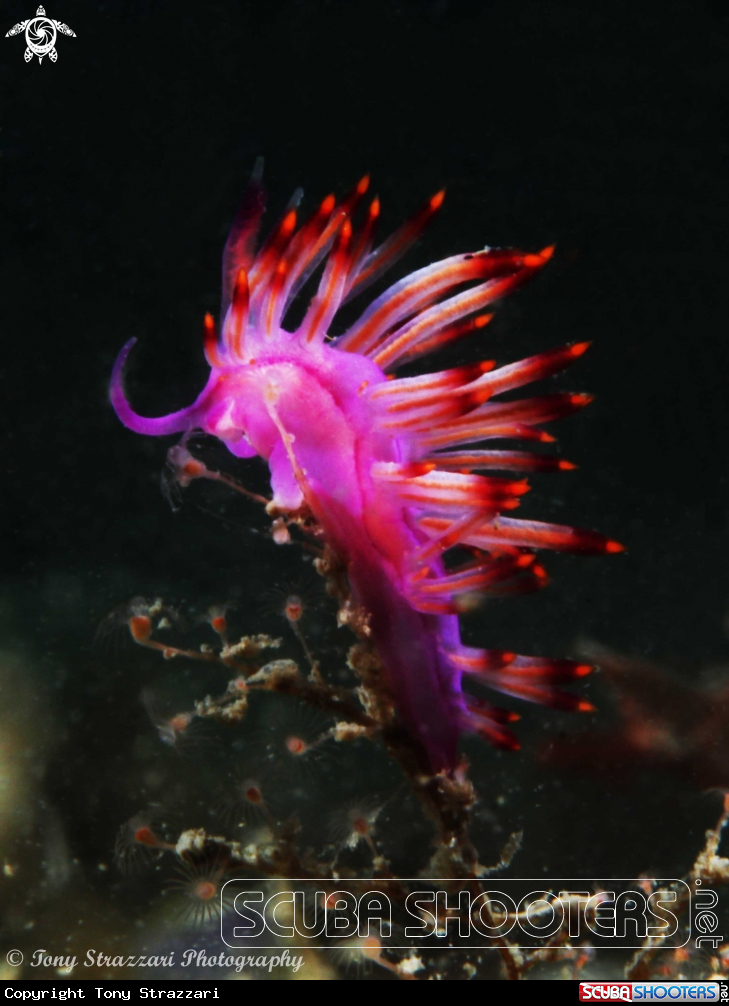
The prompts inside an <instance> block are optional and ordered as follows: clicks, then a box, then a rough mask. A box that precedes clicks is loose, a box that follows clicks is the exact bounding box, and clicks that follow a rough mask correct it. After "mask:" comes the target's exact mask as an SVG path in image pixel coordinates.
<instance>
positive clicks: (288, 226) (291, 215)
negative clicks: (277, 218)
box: [281, 210, 296, 235]
mask: <svg viewBox="0 0 729 1006" xmlns="http://www.w3.org/2000/svg"><path fill="white" fill-rule="evenodd" d="M295 228H296V210H289V212H288V213H287V214H286V216H285V217H284V219H283V223H282V224H281V231H282V232H283V233H284V234H286V235H288V234H292V233H293V231H294V229H295Z"/></svg>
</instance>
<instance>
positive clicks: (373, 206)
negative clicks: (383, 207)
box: [370, 196, 380, 218]
mask: <svg viewBox="0 0 729 1006" xmlns="http://www.w3.org/2000/svg"><path fill="white" fill-rule="evenodd" d="M379 215H380V197H379V196H375V198H374V199H373V200H372V202H371V203H370V216H371V217H372V218H374V217H379Z"/></svg>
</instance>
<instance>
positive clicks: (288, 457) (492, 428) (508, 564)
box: [111, 173, 622, 771]
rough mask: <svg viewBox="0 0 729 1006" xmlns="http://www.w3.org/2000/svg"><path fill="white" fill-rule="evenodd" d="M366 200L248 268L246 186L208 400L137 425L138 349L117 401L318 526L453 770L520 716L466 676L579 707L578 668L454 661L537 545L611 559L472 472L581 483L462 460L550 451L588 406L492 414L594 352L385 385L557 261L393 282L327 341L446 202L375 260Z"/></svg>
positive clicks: (375, 210) (522, 465) (557, 398)
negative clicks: (472, 748) (477, 619)
mask: <svg viewBox="0 0 729 1006" xmlns="http://www.w3.org/2000/svg"><path fill="white" fill-rule="evenodd" d="M367 185H368V179H366V178H365V179H363V180H362V181H361V182H360V183H359V185H358V186H357V187H356V188H355V189H354V190H353V191H352V192H351V193H350V194H349V195H348V196H347V197H346V198H345V199H344V200H343V201H342V202H341V203H340V204H339V205H337V203H336V201H335V199H334V197H333V196H329V197H327V199H325V200H324V202H323V203H322V204H321V206H320V207H319V209H318V210H317V211H316V212H315V213H314V214H313V216H312V217H311V218H310V219H309V220H307V221H306V222H305V223H304V224H303V226H301V227H300V228H298V229H297V220H296V210H295V208H293V206H292V207H291V208H289V210H288V211H287V212H286V214H285V215H284V217H283V219H282V220H281V221H280V223H279V224H278V226H277V227H276V228H275V229H274V231H273V233H272V234H271V235H270V237H269V238H268V239H267V240H266V241H265V242H264V244H263V246H262V247H261V249H260V250H259V251H258V252H256V251H255V242H256V237H257V233H258V229H259V225H260V222H261V217H262V215H263V210H264V194H263V189H262V187H261V184H260V177H259V176H258V175H257V174H256V173H254V178H253V179H252V181H251V184H250V185H249V188H248V190H247V192H246V195H245V197H244V200H243V205H242V207H241V210H240V211H239V213H238V216H237V217H236V220H235V222H234V225H233V229H232V231H231V235H230V237H229V238H228V242H227V244H226V249H225V254H224V259H223V310H222V318H223V324H222V332H221V338H220V339H218V337H217V335H216V331H215V325H214V322H213V320H212V318H211V317H210V316H209V315H208V316H207V317H206V319H205V352H206V356H207V359H208V362H209V364H210V367H211V373H210V378H209V380H208V382H207V385H206V387H205V389H204V390H203V392H202V393H201V395H200V396H199V397H198V399H197V401H195V402H194V403H193V404H192V405H191V406H190V407H188V408H186V409H182V410H180V411H179V412H175V413H172V414H171V415H168V416H163V417H160V418H156V419H146V418H143V417H141V416H139V415H137V414H136V413H135V412H134V411H133V410H132V409H131V407H130V405H129V403H128V402H127V400H126V398H125V396H124V392H123V389H122V368H123V365H124V361H125V359H126V357H127V355H128V353H129V351H130V349H131V347H132V345H133V343H134V340H132V341H131V342H129V343H128V344H127V345H126V346H125V347H124V349H123V350H122V352H121V354H120V356H119V359H118V360H117V364H116V366H115V369H114V375H113V378H112V387H111V400H112V403H113V405H114V408H115V409H116V411H117V413H118V415H119V418H120V419H121V420H122V422H123V423H125V425H126V426H128V427H129V428H130V429H132V430H135V431H137V432H139V433H145V434H148V435H153V436H154V435H162V434H170V433H180V432H182V433H188V432H190V431H192V430H202V431H204V432H205V433H208V434H210V435H212V436H215V437H218V438H219V439H220V440H222V441H223V442H224V443H225V444H226V446H227V447H228V449H229V450H230V451H231V452H232V453H233V454H234V455H236V456H237V457H240V458H248V457H253V456H255V455H259V456H260V457H262V458H264V459H265V460H266V461H267V462H268V465H269V468H270V474H271V485H272V490H273V506H274V507H275V508H276V509H277V510H279V511H282V512H285V513H286V512H296V511H298V510H300V509H301V508H302V507H306V508H307V509H308V510H309V511H310V512H311V513H312V514H313V515H314V517H315V518H316V520H317V522H318V523H319V525H320V527H321V529H322V531H323V534H324V536H325V538H326V540H327V542H328V543H329V545H330V546H331V547H332V548H333V549H334V550H335V552H336V553H337V555H338V556H339V558H340V559H341V561H342V562H343V563H344V564H345V566H346V568H347V571H348V576H349V581H350V585H351V589H352V593H353V597H354V599H355V601H356V602H357V603H358V605H359V606H360V607H361V608H362V609H363V610H364V611H365V612H366V613H367V617H368V625H369V631H370V633H371V638H372V639H373V641H374V642H375V644H376V646H377V649H378V652H379V654H380V657H381V660H382V664H383V667H384V670H385V674H386V676H387V682H388V685H389V688H390V690H391V692H392V694H393V696H394V699H395V703H396V706H397V710H398V713H399V715H400V717H401V719H402V721H403V722H404V724H405V725H406V727H407V728H408V729H409V730H410V732H411V734H412V735H413V736H414V738H415V739H416V740H417V741H418V742H419V743H420V744H421V745H422V750H423V751H424V760H425V761H427V763H428V766H429V768H430V769H431V770H432V771H442V770H446V771H450V770H452V769H453V768H454V766H455V764H456V758H457V744H458V738H459V735H460V733H461V732H462V731H463V730H476V731H477V732H479V733H481V734H482V735H484V736H485V737H486V738H487V739H488V740H490V741H491V742H492V743H493V744H495V745H497V746H501V747H505V748H514V747H517V746H518V745H517V743H516V740H515V738H514V735H513V734H512V732H511V731H510V730H509V728H508V727H507V726H506V724H507V723H508V722H510V721H511V720H513V719H516V718H517V717H516V716H515V715H514V714H512V713H510V712H508V711H506V710H503V709H500V708H497V707H494V706H492V705H490V704H489V703H487V702H485V701H484V700H482V699H480V698H478V697H476V696H473V695H469V694H467V693H466V692H464V691H463V689H462V678H463V675H464V674H467V675H469V676H470V677H471V678H472V679H473V680H474V681H477V682H481V683H482V684H484V685H487V686H488V687H490V688H491V689H494V690H496V691H500V692H502V693H505V694H507V695H511V696H517V697H519V698H522V699H526V700H528V701H533V702H539V703H542V704H545V705H549V706H553V707H557V708H563V709H588V708H591V707H590V706H589V703H587V702H585V701H584V700H582V699H581V698H579V697H578V696H576V695H573V694H572V693H569V692H565V691H562V690H560V689H559V688H558V687H557V686H558V685H559V684H562V683H564V682H570V681H572V680H575V679H577V678H579V677H581V676H582V675H584V674H586V673H588V672H589V670H590V669H591V668H590V667H588V666H586V665H583V664H578V663H576V662H574V661H570V660H548V659H544V658H541V657H523V656H517V655H515V654H513V653H506V652H503V651H495V650H481V649H474V648H469V647H465V646H463V645H462V644H461V641H460V632H459V624H458V614H459V611H461V610H463V605H464V600H463V599H464V597H465V598H469V597H472V596H473V595H475V594H487V595H497V596H504V595H505V594H510V593H522V592H525V591H527V590H531V589H535V588H538V587H539V586H541V585H542V584H543V583H544V581H545V578H546V574H545V573H544V570H543V568H542V566H541V565H540V564H539V562H538V561H537V558H536V550H538V549H543V548H551V549H559V550H563V551H572V552H581V553H600V552H616V551H621V550H622V546H620V545H619V544H618V543H617V542H612V541H610V540H608V539H607V538H604V537H603V536H602V535H598V534H596V533H594V532H590V531H581V530H578V529H575V528H570V527H563V526H559V525H553V524H544V523H539V522H535V521H527V520H518V519H514V518H513V517H509V516H505V514H508V513H509V512H510V511H512V510H514V509H516V508H517V507H518V505H519V501H520V497H521V496H522V495H523V493H524V492H526V491H527V489H528V486H527V483H526V482H525V481H524V480H523V479H522V478H508V477H506V478H505V477H493V476H483V475H479V474H474V472H477V471H481V470H496V471H501V472H516V473H519V474H522V473H524V472H529V471H555V470H559V469H569V468H573V467H574V465H571V464H570V463H569V462H566V461H562V460H560V459H558V458H555V457H552V456H547V455H543V454H537V453H530V452H525V451H517V450H504V449H502V448H500V449H494V450H492V449H488V450H487V449H484V448H483V447H479V448H478V449H474V448H473V446H470V445H473V444H478V443H480V442H484V441H492V440H495V441H497V442H498V441H500V440H504V439H506V440H510V439H524V440H530V441H537V442H539V441H542V442H546V441H551V440H552V439H553V438H552V437H551V436H550V435H549V434H547V433H545V432H544V431H543V430H541V429H540V428H539V424H540V423H544V422H548V421H551V420H553V419H557V418H558V417H560V416H564V415H567V414H568V413H571V412H573V411H575V410H576V409H578V408H580V407H581V406H583V405H585V404H586V403H587V402H588V401H589V397H588V396H585V395H574V394H564V393H558V394H547V395H542V396H539V397H535V398H529V399H522V400H518V401H514V400H508V401H500V402H499V401H495V400H494V399H496V398H497V396H498V395H500V394H501V393H502V392H506V391H510V390H512V389H514V388H518V387H521V386H522V385H524V384H527V383H529V382H531V381H534V380H537V379H540V378H544V377H547V376H549V375H551V374H553V373H556V372H557V371H558V370H561V369H562V368H563V367H564V366H566V365H567V364H568V363H570V362H572V361H573V360H574V359H576V358H577V357H579V356H580V355H581V354H582V353H583V352H584V350H585V349H586V348H587V345H588V344H587V343H578V344H575V345H572V346H567V347H565V348H560V349H556V350H551V351H548V352H546V353H542V354H540V355H538V356H534V357H531V358H529V359H526V360H522V361H520V362H518V363H513V364H509V365H506V366H502V367H498V368H496V367H495V365H494V363H493V362H492V361H486V362H482V363H478V364H473V365H466V366H461V367H455V368H451V369H448V370H442V371H439V372H437V373H430V374H425V375H423V376H419V377H406V378H401V379H397V378H394V379H393V377H392V371H394V370H396V369H397V368H398V367H400V366H402V364H404V363H406V362H408V363H409V362H411V361H412V360H415V359H417V358H418V357H420V356H423V355H425V354H426V353H428V352H431V351H432V350H434V349H437V348H440V347H442V346H445V345H446V344H448V343H450V342H452V341H453V340H455V339H459V338H462V337H463V336H464V335H467V334H468V333H469V332H474V331H479V330H480V329H481V328H482V327H483V326H484V325H485V324H486V323H487V322H488V321H489V320H490V315H488V314H480V313H479V312H481V311H483V309H484V308H486V307H487V306H488V305H490V304H491V303H493V302H494V301H495V300H497V299H498V298H500V297H502V296H504V295H505V294H506V293H508V292H509V291H511V290H513V289H514V288H515V287H516V286H518V285H520V284H521V283H522V282H524V281H525V280H527V279H528V278H530V277H531V276H532V275H533V274H534V273H535V272H536V271H538V270H539V269H541V268H542V266H543V265H544V264H545V263H546V262H547V261H548V259H549V257H550V255H551V249H546V250H544V251H543V252H541V253H539V254H524V253H522V252H518V251H514V250H497V249H485V250H483V251H479V252H475V253H473V254H465V255H455V256H453V257H451V258H447V259H444V260H443V261H441V262H436V263H434V264H433V265H430V266H428V267H426V268H423V269H420V270H418V271H417V272H415V273H413V274H411V275H410V276H407V277H405V278H404V279H402V280H400V281H399V282H397V283H395V284H394V285H393V286H391V287H390V288H389V289H388V290H386V291H385V292H384V293H383V294H381V295H380V296H379V297H377V298H376V299H375V300H374V301H373V302H372V303H371V304H370V305H369V307H367V309H366V310H365V311H364V313H363V314H362V315H361V316H360V317H359V319H358V320H357V321H356V322H355V323H354V324H353V325H352V326H351V327H350V328H349V330H348V331H347V332H345V333H344V334H343V335H341V336H339V337H338V338H336V339H331V338H330V337H329V336H328V332H329V329H330V327H331V324H332V321H333V319H334V316H335V314H336V312H337V311H338V309H339V308H340V307H341V306H342V304H343V303H344V302H345V301H348V300H349V299H351V298H352V297H353V296H355V295H357V294H359V293H360V292H361V291H362V290H363V289H364V288H365V287H366V286H368V285H369V284H370V283H371V282H372V281H373V280H374V279H376V278H377V277H378V276H379V275H380V274H381V273H382V272H383V271H384V270H385V269H386V268H388V267H389V266H390V265H392V264H393V262H394V261H395V260H396V259H397V258H399V257H400V255H401V254H402V253H403V252H404V251H405V250H406V249H407V248H408V247H409V246H410V245H411V244H412V243H413V242H414V241H415V240H416V239H417V237H418V236H419V234H420V233H421V231H422V230H423V228H424V226H425V225H426V223H427V222H428V220H429V219H430V217H431V216H432V215H433V214H434V212H435V211H436V210H437V209H438V207H439V206H440V204H441V202H442V199H443V193H438V194H437V195H436V196H434V197H433V198H432V199H431V200H430V201H429V202H428V203H427V204H426V205H425V207H423V209H422V210H421V211H420V212H419V213H417V214H416V215H415V216H414V217H413V218H412V219H411V220H410V221H408V222H407V223H406V224H405V225H404V226H403V227H402V228H400V230H398V231H397V232H396V233H395V234H394V235H392V236H391V237H390V238H389V239H388V240H387V241H385V242H384V243H383V244H382V245H380V246H379V247H378V248H376V249H375V250H374V251H372V250H371V249H372V239H373V233H374V226H375V221H376V218H377V216H378V214H379V202H378V200H377V199H375V200H373V201H372V203H371V204H370V206H369V209H368V211H367V212H366V213H365V214H364V220H363V221H362V223H361V224H360V225H359V226H358V227H357V228H356V229H355V228H353V225H352V217H353V214H354V212H355V210H356V208H357V204H358V203H359V202H360V200H361V198H362V197H363V196H364V194H365V192H366V190H367ZM295 201H298V198H297V199H296V200H295ZM322 261H325V265H324V269H323V274H322V276H321V280H320V282H319V285H318V289H317V292H316V294H315V295H314V297H313V299H312V301H311V303H310V305H309V307H308V310H307V312H306V314H305V317H304V319H303V321H302V322H301V324H300V325H298V327H297V328H296V329H295V330H294V331H289V330H288V329H286V328H284V319H285V315H286V312H287V310H288V307H289V306H290V304H291V302H292V301H293V299H294V298H295V297H296V295H297V293H298V292H299V290H300V289H301V287H302V286H303V285H304V283H305V282H306V280H307V279H308V278H309V277H310V276H311V275H312V273H313V271H314V270H315V269H316V267H317V266H318V265H319V264H320V263H321V262H322ZM454 546H462V547H465V548H466V549H467V550H468V552H469V553H470V555H471V558H470V559H469V560H468V561H465V562H462V563H461V564H460V565H459V566H457V567H455V568H448V569H446V566H445V565H444V562H443V556H444V553H445V552H447V551H448V550H449V549H451V548H453V547H454Z"/></svg>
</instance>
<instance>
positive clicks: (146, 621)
mask: <svg viewBox="0 0 729 1006" xmlns="http://www.w3.org/2000/svg"><path fill="white" fill-rule="evenodd" d="M129 631H130V632H131V634H132V638H133V639H134V641H135V642H137V643H143V642H144V641H145V640H147V639H149V637H150V636H151V635H152V620H151V619H150V618H149V617H148V616H147V615H132V617H131V618H130V619H129Z"/></svg>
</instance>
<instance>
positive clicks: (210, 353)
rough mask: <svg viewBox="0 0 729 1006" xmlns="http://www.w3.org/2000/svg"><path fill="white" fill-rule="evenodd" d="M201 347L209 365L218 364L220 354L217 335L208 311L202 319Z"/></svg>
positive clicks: (214, 365)
mask: <svg viewBox="0 0 729 1006" xmlns="http://www.w3.org/2000/svg"><path fill="white" fill-rule="evenodd" d="M203 349H204V350H205V359H206V360H207V361H208V363H209V364H210V366H211V367H219V366H220V355H219V353H218V336H217V333H216V331H215V319H214V318H213V316H212V314H210V312H209V311H208V312H207V313H206V315H205V318H204V319H203Z"/></svg>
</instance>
